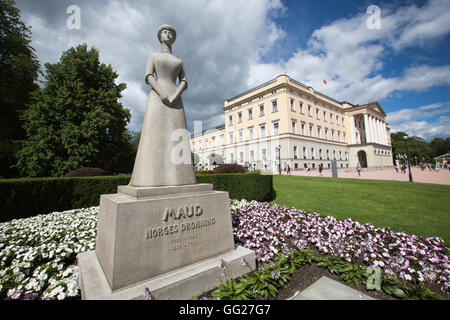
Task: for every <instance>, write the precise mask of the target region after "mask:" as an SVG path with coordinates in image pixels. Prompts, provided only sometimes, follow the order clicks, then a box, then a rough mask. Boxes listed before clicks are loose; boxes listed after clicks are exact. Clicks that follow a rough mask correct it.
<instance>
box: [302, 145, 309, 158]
mask: <svg viewBox="0 0 450 320" xmlns="http://www.w3.org/2000/svg"><path fill="white" fill-rule="evenodd" d="M306 153H307V149H306V147H303V159H305V160H306V157H307V156H308V155H307V154H306Z"/></svg>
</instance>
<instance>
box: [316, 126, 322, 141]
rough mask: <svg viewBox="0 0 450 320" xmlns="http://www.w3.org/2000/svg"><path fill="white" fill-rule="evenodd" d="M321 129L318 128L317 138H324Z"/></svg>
mask: <svg viewBox="0 0 450 320" xmlns="http://www.w3.org/2000/svg"><path fill="white" fill-rule="evenodd" d="M321 133H322V132H321V128H320V127H317V138H319V139H320V138H322V136H321Z"/></svg>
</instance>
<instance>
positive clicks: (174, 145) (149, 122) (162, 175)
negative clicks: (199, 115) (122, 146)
mask: <svg viewBox="0 0 450 320" xmlns="http://www.w3.org/2000/svg"><path fill="white" fill-rule="evenodd" d="M158 39H159V42H160V43H161V47H162V48H161V52H152V53H150V55H149V57H148V60H147V68H146V71H145V82H146V83H147V84H149V85H150V86H151V87H152V90H151V91H150V96H149V98H148V102H147V110H146V112H145V117H144V123H143V125H142V131H141V138H140V141H139V147H138V150H137V154H136V160H135V162H134V169H133V175H132V177H131V181H130V184H129V185H130V186H135V187H157V186H174V185H186V184H195V183H196V178H195V174H194V170H193V166H192V160H191V152H190V146H189V135H188V131H187V127H186V116H185V113H184V108H183V101H182V100H181V93H182V92H183V91H184V90H186V89H187V80H186V75H185V73H184V67H183V61H181V60H180V59H178V58H177V57H175V56H174V55H172V45H173V43H174V42H175V39H176V31H175V29H174V28H173V27H171V26H170V25H162V26H161V27H159V30H158ZM177 78H178V79H179V84H178V85H177Z"/></svg>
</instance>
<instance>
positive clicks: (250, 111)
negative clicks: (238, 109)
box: [248, 108, 253, 120]
mask: <svg viewBox="0 0 450 320" xmlns="http://www.w3.org/2000/svg"><path fill="white" fill-rule="evenodd" d="M252 119H253V109H251V108H250V109H248V120H252Z"/></svg>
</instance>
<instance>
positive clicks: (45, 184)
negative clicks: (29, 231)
mask: <svg viewBox="0 0 450 320" xmlns="http://www.w3.org/2000/svg"><path fill="white" fill-rule="evenodd" d="M130 178H131V177H130V175H118V176H104V177H76V178H31V179H30V178H22V179H5V180H1V181H0V222H4V221H9V220H12V219H20V218H27V217H31V216H35V215H38V214H44V213H50V212H54V211H64V210H70V209H77V208H86V207H91V206H97V205H98V204H99V201H100V195H101V194H108V193H116V192H117V186H119V185H126V184H128V182H129V181H130Z"/></svg>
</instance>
